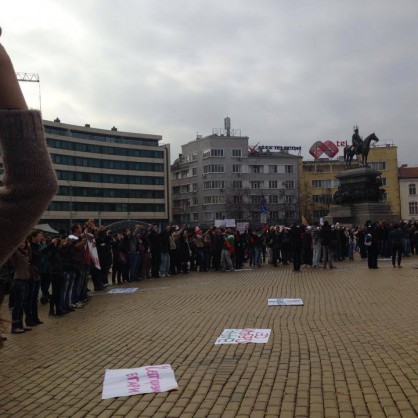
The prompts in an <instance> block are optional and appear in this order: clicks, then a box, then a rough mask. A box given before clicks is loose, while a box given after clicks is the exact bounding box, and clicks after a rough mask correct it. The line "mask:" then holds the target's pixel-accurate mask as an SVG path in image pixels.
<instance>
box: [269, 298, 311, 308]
mask: <svg viewBox="0 0 418 418" xmlns="http://www.w3.org/2000/svg"><path fill="white" fill-rule="evenodd" d="M267 303H268V306H292V305H293V306H300V305H303V300H302V299H283V298H276V299H268V302H267Z"/></svg>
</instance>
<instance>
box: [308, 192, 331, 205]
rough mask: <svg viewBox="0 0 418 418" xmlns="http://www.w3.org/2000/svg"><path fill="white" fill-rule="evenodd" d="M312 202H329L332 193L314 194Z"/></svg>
mask: <svg viewBox="0 0 418 418" xmlns="http://www.w3.org/2000/svg"><path fill="white" fill-rule="evenodd" d="M312 202H314V203H331V202H332V194H314V195H313V196H312Z"/></svg>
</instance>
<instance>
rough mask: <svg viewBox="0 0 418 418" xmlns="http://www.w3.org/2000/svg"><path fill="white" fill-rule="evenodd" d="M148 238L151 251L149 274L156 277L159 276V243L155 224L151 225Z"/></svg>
mask: <svg viewBox="0 0 418 418" xmlns="http://www.w3.org/2000/svg"><path fill="white" fill-rule="evenodd" d="M148 239H149V244H150V251H151V276H152V277H153V278H155V279H158V277H160V258H161V243H160V235H159V233H158V226H157V225H155V224H154V225H152V227H151V229H150V232H149V236H148Z"/></svg>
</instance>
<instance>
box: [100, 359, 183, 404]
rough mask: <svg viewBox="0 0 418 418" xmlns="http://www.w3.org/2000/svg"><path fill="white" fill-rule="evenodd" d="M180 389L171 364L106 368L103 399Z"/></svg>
mask: <svg viewBox="0 0 418 418" xmlns="http://www.w3.org/2000/svg"><path fill="white" fill-rule="evenodd" d="M176 389H178V385H177V382H176V378H175V376H174V372H173V369H172V368H171V366H170V365H169V364H162V365H160V366H144V367H138V368H136V369H106V373H105V378H104V382H103V392H102V399H110V398H116V397H118V396H132V395H138V394H140V393H159V392H168V391H170V390H176Z"/></svg>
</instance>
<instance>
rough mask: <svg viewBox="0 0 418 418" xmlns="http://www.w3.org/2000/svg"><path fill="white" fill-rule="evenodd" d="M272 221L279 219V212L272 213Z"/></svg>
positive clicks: (273, 211)
mask: <svg viewBox="0 0 418 418" xmlns="http://www.w3.org/2000/svg"><path fill="white" fill-rule="evenodd" d="M270 219H279V211H278V210H272V211H270Z"/></svg>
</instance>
